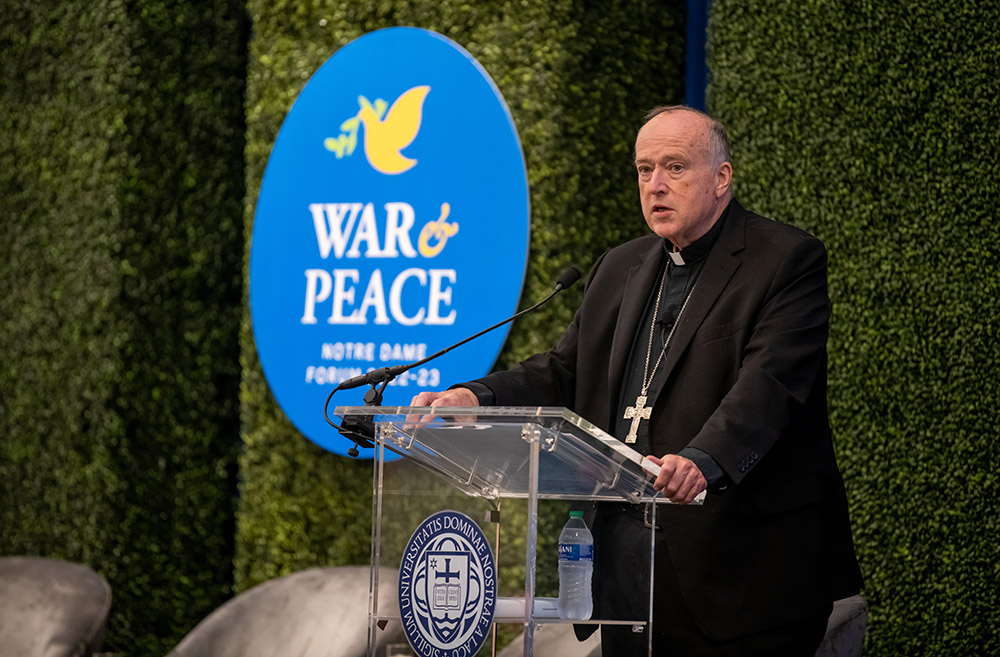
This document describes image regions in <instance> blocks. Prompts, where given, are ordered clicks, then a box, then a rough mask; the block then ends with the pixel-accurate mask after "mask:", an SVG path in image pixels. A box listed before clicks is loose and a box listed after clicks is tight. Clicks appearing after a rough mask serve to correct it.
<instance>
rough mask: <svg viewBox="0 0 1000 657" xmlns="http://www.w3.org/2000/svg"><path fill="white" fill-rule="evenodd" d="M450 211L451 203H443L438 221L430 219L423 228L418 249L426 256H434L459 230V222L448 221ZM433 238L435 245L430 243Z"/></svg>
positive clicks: (418, 241)
mask: <svg viewBox="0 0 1000 657" xmlns="http://www.w3.org/2000/svg"><path fill="white" fill-rule="evenodd" d="M450 212H451V205H449V204H448V203H442V204H441V216H440V217H438V219H437V221H430V222H428V223H426V224H425V225H424V227H423V228H422V229H421V231H420V239H419V240H417V249H418V250H419V251H420V255H422V256H424V257H425V258H433V257H434V256H436V255H437V254H439V253H441V251H442V250H444V245H445V243H446V242H447V241H448V238H449V237H454V236H455V233H457V232H458V224H457V223H453V224H449V223H448V222H447V221H446V219H447V218H448V214H449V213H450ZM431 240H434V241H435V244H434V245H433V246H431V244H430V242H431Z"/></svg>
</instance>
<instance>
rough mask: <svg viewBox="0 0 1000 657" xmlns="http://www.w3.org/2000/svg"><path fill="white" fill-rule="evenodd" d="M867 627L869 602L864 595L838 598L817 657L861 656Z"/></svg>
mask: <svg viewBox="0 0 1000 657" xmlns="http://www.w3.org/2000/svg"><path fill="white" fill-rule="evenodd" d="M867 628H868V603H867V602H865V599H864V598H863V597H861V596H860V595H855V596H852V597H850V598H844V599H843V600H837V601H836V602H834V603H833V613H831V614H830V620H829V622H828V623H827V625H826V636H825V637H823V643H821V644H820V645H819V650H817V651H816V657H861V651H862V649H863V648H864V645H865V630H866V629H867Z"/></svg>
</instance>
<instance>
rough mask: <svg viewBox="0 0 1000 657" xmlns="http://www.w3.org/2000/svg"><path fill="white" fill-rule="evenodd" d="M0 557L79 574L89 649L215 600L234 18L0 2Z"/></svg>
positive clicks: (235, 132) (234, 172) (229, 531)
mask: <svg viewBox="0 0 1000 657" xmlns="http://www.w3.org/2000/svg"><path fill="white" fill-rule="evenodd" d="M3 4H4V7H3V9H2V11H0V13H2V15H3V16H4V19H3V21H0V67H2V80H3V83H2V88H0V126H2V128H0V130H2V132H3V141H2V143H0V196H2V198H3V199H4V203H3V205H2V207H0V213H2V215H0V290H2V293H0V355H2V358H0V527H2V530H0V554H27V555H42V556H49V557H57V558H63V559H69V560H73V561H78V562H82V563H86V564H88V565H90V566H92V567H93V568H94V569H95V570H96V571H97V572H99V573H101V574H102V575H104V576H105V577H106V578H107V579H108V580H109V582H110V583H111V586H112V591H113V598H114V599H113V605H112V612H111V617H110V619H109V622H108V629H107V641H106V646H107V648H108V649H110V650H112V651H114V652H121V653H123V654H129V655H162V654H165V653H166V652H167V650H169V648H171V647H173V645H174V644H176V642H177V641H178V640H179V639H180V638H181V637H182V636H183V635H184V633H186V632H187V631H189V630H190V629H191V628H192V627H193V626H194V625H195V624H196V623H197V622H198V621H199V620H201V618H202V617H204V616H205V615H206V614H207V613H208V612H209V611H211V610H212V609H213V608H215V607H216V606H217V605H218V604H220V603H221V602H222V601H223V600H225V599H226V598H227V597H228V596H229V595H230V594H231V586H232V554H233V550H234V547H233V543H234V534H235V530H234V522H233V515H234V508H235V499H234V496H235V492H236V480H235V460H236V453H237V450H238V447H239V408H238V381H239V378H238V377H239V365H238V359H239V347H238V330H239V322H240V312H241V311H240V308H241V297H240V295H241V287H242V277H241V262H242V249H243V236H242V221H241V210H242V198H243V195H244V186H243V178H244V174H243V164H242V152H243V144H244V135H243V126H244V119H243V92H244V88H245V78H244V71H245V67H246V40H247V34H246V31H247V30H246V24H247V21H246V14H245V11H244V9H243V6H242V4H240V3H237V2H232V1H225V2H223V1H219V2H212V3H202V4H200V5H199V6H198V7H197V9H196V8H195V7H193V6H191V5H187V4H183V3H181V4H178V3H168V2H157V1H155V0H142V1H136V2H125V3H123V2H118V1H117V0H97V1H90V0H88V1H87V2H79V1H66V0H63V1H55V0H42V1H39V2H31V3H14V2H4V3H3Z"/></svg>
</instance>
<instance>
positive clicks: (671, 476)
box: [649, 454, 708, 504]
mask: <svg viewBox="0 0 1000 657" xmlns="http://www.w3.org/2000/svg"><path fill="white" fill-rule="evenodd" d="M649 460H650V461H652V462H653V463H655V464H656V465H658V466H660V474H659V475H657V477H656V481H654V482H653V488H655V489H656V490H658V491H660V493H662V494H663V496H664V497H665V498H667V499H668V500H670V501H671V502H673V503H674V504H688V503H689V502H691V500H693V499H694V498H695V497H697V496H698V494H699V493H701V492H702V491H704V490H705V489H707V488H708V481H706V480H705V475H703V474H702V473H701V470H700V469H698V466H697V465H695V464H694V461H691V460H690V459H686V458H684V457H683V456H677V455H676V454H667V455H665V456H663V457H662V458H656V457H655V456H650V457H649Z"/></svg>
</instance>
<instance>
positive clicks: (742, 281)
mask: <svg viewBox="0 0 1000 657" xmlns="http://www.w3.org/2000/svg"><path fill="white" fill-rule="evenodd" d="M635 166H636V172H637V175H638V182H639V199H640V202H641V205H642V211H643V215H644V216H645V219H646V223H647V224H648V225H649V228H650V230H651V231H652V234H649V235H646V236H645V237H641V238H638V239H635V240H632V241H630V242H627V243H625V244H622V245H620V246H617V247H615V248H613V249H611V250H610V251H608V252H606V253H605V254H603V255H602V256H601V257H600V258H599V259H598V260H597V262H596V263H595V264H594V266H593V268H592V270H591V272H590V275H589V277H588V281H587V288H586V290H585V293H584V298H583V302H582V303H581V306H580V308H579V310H578V311H577V313H576V316H575V317H574V319H573V322H572V323H571V324H570V325H569V327H568V328H567V329H566V332H565V334H564V335H563V337H562V339H561V340H560V342H559V343H558V344H557V345H556V346H555V347H553V348H552V349H551V350H550V351H548V352H546V353H543V354H537V355H535V356H532V357H530V358H528V359H527V360H525V361H524V362H522V363H521V364H520V365H518V366H517V367H515V368H514V369H512V370H509V371H506V372H497V373H494V374H490V375H488V376H486V377H484V378H482V379H479V380H478V381H474V382H470V383H466V384H462V386H460V387H455V388H452V389H450V390H447V391H443V392H424V393H421V394H419V395H417V396H416V397H415V398H414V399H413V404H414V405H419V406H427V405H429V406H475V405H493V404H499V405H504V406H508V405H544V406H565V407H567V408H571V409H573V410H575V411H576V412H578V413H579V414H580V415H582V416H584V417H586V418H587V419H589V420H591V421H592V422H594V423H596V424H597V425H598V426H600V427H602V428H603V429H605V430H607V431H608V432H610V433H612V434H614V435H615V436H617V437H618V438H619V439H621V440H623V441H625V442H626V443H629V444H631V445H632V446H633V447H634V448H635V449H637V450H638V451H640V452H641V453H644V454H649V455H650V456H651V457H653V459H654V460H655V461H656V462H657V463H658V464H659V465H660V468H661V469H660V475H659V476H658V477H657V478H656V481H655V484H654V485H655V488H656V489H657V490H659V491H661V493H662V494H663V495H664V496H665V497H667V498H669V499H670V500H671V501H673V502H675V503H677V504H675V505H666V506H661V507H660V508H659V509H658V525H659V527H657V530H656V531H657V534H656V537H657V538H656V540H657V542H656V564H655V570H654V578H655V580H654V581H655V599H654V616H653V646H654V654H671V655H681V656H689V655H803V656H806V655H812V654H814V653H815V650H816V647H817V646H818V645H819V643H820V641H821V640H822V638H823V634H824V630H825V627H826V621H827V617H828V616H829V613H830V610H831V607H832V602H833V601H834V600H836V599H839V598H842V597H847V596H850V595H853V594H855V593H857V592H858V591H859V589H860V586H861V575H860V571H859V568H858V565H857V561H856V559H855V556H854V547H853V542H852V538H851V530H850V524H849V521H848V516H847V502H846V495H845V492H844V485H843V481H842V479H841V477H840V473H839V471H838V470H837V465H836V460H835V457H834V451H833V445H832V441H831V435H830V427H829V422H828V418H827V406H826V340H827V333H828V328H829V318H830V304H829V300H828V297H827V290H826V251H825V249H824V247H823V245H822V243H820V242H819V241H818V240H817V239H815V238H814V237H812V236H810V235H808V234H807V233H805V232H803V231H801V230H798V229H796V228H793V227H791V226H788V225H784V224H780V223H776V222H774V221H771V220H768V219H765V218H764V217H761V216H759V215H756V214H753V213H751V212H748V211H747V210H745V209H744V208H743V207H742V206H741V205H740V204H739V203H738V202H737V201H736V200H735V199H733V198H732V187H731V183H732V166H731V165H730V163H729V148H728V142H727V138H726V132H725V129H724V128H723V127H722V125H721V124H719V123H718V122H716V121H714V120H713V119H711V118H710V117H708V116H707V115H705V114H703V113H701V112H698V111H696V110H693V109H690V108H687V107H678V106H673V107H658V108H656V109H654V110H652V111H651V112H650V113H649V114H648V115H647V117H646V122H645V123H644V124H643V126H642V127H641V129H640V130H639V134H638V137H637V139H636V143H635ZM705 490H707V491H708V492H709V494H708V496H707V498H706V500H705V504H704V506H702V507H694V506H685V505H686V504H687V503H688V502H690V501H691V500H693V499H694V497H695V496H696V495H698V494H699V493H701V492H702V491H705ZM589 511H590V514H589V515H590V519H589V520H590V523H591V526H592V528H593V531H594V535H595V595H594V598H595V603H596V606H595V612H594V617H595V618H601V619H615V618H636V617H640V618H641V617H643V610H644V608H645V607H644V605H645V604H647V603H648V601H647V600H643V599H642V595H641V594H639V593H638V591H641V590H642V588H643V587H641V586H638V585H637V584H638V580H639V579H640V578H641V576H642V575H641V573H639V572H637V570H636V568H637V566H636V564H638V563H642V561H643V556H644V553H646V554H648V552H646V551H647V550H648V531H649V529H647V528H646V527H644V517H643V509H642V508H633V507H631V506H630V505H627V504H604V503H601V504H597V505H595V508H592V509H589ZM601 632H602V634H601V638H602V639H601V640H602V646H603V650H604V654H605V655H635V654H644V653H645V646H646V645H647V644H646V641H647V638H648V637H647V635H645V634H644V633H643V634H636V633H632V632H631V628H629V627H627V626H608V625H605V626H602V630H601Z"/></svg>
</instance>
